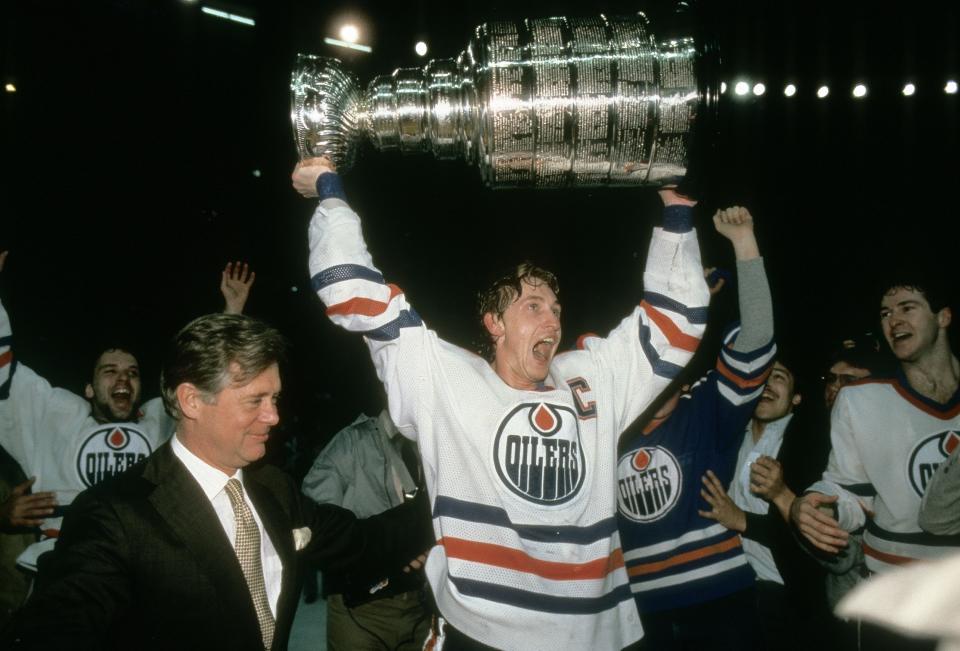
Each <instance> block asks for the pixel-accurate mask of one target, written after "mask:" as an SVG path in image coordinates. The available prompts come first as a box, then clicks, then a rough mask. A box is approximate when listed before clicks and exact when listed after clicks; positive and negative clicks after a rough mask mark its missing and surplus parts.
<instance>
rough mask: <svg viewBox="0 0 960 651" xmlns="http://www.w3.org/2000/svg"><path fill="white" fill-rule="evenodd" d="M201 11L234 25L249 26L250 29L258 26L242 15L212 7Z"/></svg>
mask: <svg viewBox="0 0 960 651" xmlns="http://www.w3.org/2000/svg"><path fill="white" fill-rule="evenodd" d="M200 11H202V12H203V13H205V14H207V15H208V16H214V17H215V18H223V19H224V20H229V21H232V22H234V23H240V24H241V25H247V26H248V27H253V26H255V25H256V24H257V22H256V21H255V20H254V19H253V18H247V17H246V16H241V15H240V14H231V13H227V12H226V11H220V10H219V9H213V8H212V7H200Z"/></svg>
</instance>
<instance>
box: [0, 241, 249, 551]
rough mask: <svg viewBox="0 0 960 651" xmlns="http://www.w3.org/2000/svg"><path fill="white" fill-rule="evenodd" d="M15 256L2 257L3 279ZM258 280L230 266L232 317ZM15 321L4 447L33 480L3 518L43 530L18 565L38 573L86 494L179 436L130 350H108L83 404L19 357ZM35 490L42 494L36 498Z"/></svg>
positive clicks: (0, 405)
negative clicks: (145, 393)
mask: <svg viewBox="0 0 960 651" xmlns="http://www.w3.org/2000/svg"><path fill="white" fill-rule="evenodd" d="M6 255H7V252H6V251H5V252H3V253H2V254H0V271H2V270H3V263H4V262H5V259H6ZM254 277H255V275H254V274H253V272H250V271H249V269H248V266H247V265H246V264H241V263H239V262H237V263H235V264H234V263H228V264H227V266H226V268H225V269H224V270H223V273H222V277H221V283H220V291H221V293H222V294H223V297H224V301H225V305H226V307H225V310H224V311H226V312H233V313H240V312H242V311H243V306H244V304H245V303H246V300H247V296H248V294H249V291H250V286H251V285H252V284H253V281H254ZM12 341H13V336H12V329H11V326H10V319H9V316H8V315H7V312H6V310H5V309H4V307H3V305H2V304H0V445H2V446H3V448H4V449H6V450H7V452H9V453H10V455H11V456H12V457H13V458H14V459H15V460H16V461H17V463H18V464H20V466H21V468H23V470H24V472H25V473H26V475H27V476H29V477H31V479H30V480H29V481H27V482H25V483H24V484H21V485H20V486H18V487H16V489H15V490H14V491H13V494H12V496H11V497H10V498H9V499H10V500H12V503H7V504H5V505H4V508H3V509H2V512H5V513H9V514H10V516H9V519H10V522H9V524H11V525H13V526H20V527H23V526H27V527H40V529H41V531H42V533H43V540H41V541H40V542H38V543H36V544H34V545H31V546H30V547H29V548H28V549H27V550H26V551H24V553H23V554H21V556H20V558H19V559H18V563H19V564H20V565H21V566H23V567H24V568H27V569H31V570H35V569H36V561H37V558H38V557H39V555H40V554H42V553H43V552H46V551H49V550H50V549H52V548H53V545H54V542H55V538H56V536H57V533H58V532H59V528H60V520H61V517H60V516H61V515H62V509H63V508H64V507H66V506H67V505H69V504H70V503H71V502H72V501H73V498H74V497H76V496H77V494H78V493H80V492H81V491H82V490H84V489H86V488H88V487H90V486H92V485H93V484H96V483H98V482H100V481H102V480H103V479H106V478H108V477H111V476H113V475H116V474H119V473H121V472H123V471H124V470H125V469H126V468H128V467H130V466H131V465H133V464H134V463H136V462H137V461H139V460H141V459H143V458H145V457H147V456H148V455H150V454H151V453H152V452H153V451H154V450H156V449H157V446H158V445H160V444H161V443H163V442H164V441H165V440H167V439H168V438H169V437H170V435H171V434H172V432H173V423H172V421H171V420H170V418H169V416H167V414H166V413H165V412H164V409H163V404H162V402H161V400H160V399H159V398H155V399H153V400H149V401H147V402H146V403H144V404H142V405H141V404H140V368H139V366H138V363H137V359H136V357H134V355H133V354H131V353H130V352H129V351H127V350H125V349H123V348H108V349H106V350H104V351H103V352H102V353H101V354H100V355H99V356H98V357H97V360H96V362H95V364H94V368H93V376H92V378H91V380H90V382H89V383H88V384H87V385H86V387H85V388H84V395H83V397H80V396H78V395H76V394H74V393H72V392H70V391H67V390H66V389H58V388H54V387H52V386H51V385H50V383H49V382H47V380H45V379H44V378H42V377H40V376H39V375H37V374H36V373H34V372H33V371H32V370H31V369H30V368H28V367H27V366H25V365H24V364H22V363H21V362H20V361H19V360H18V359H17V358H16V357H15V355H14V350H13V345H12ZM31 486H32V487H34V488H36V489H39V490H38V491H37V492H35V493H33V494H30V493H29V492H28V491H29V489H30V488H31Z"/></svg>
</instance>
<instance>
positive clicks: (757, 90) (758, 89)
mask: <svg viewBox="0 0 960 651" xmlns="http://www.w3.org/2000/svg"><path fill="white" fill-rule="evenodd" d="M765 92H767V87H766V86H764V85H763V84H760V83H757V84H754V85H753V94H754V95H756V96H757V97H760V96H761V95H763V94H764V93H765Z"/></svg>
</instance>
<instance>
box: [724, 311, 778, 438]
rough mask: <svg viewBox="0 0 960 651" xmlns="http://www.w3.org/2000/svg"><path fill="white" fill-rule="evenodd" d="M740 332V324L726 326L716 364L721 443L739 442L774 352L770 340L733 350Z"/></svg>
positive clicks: (761, 389) (764, 381) (771, 364)
mask: <svg viewBox="0 0 960 651" xmlns="http://www.w3.org/2000/svg"><path fill="white" fill-rule="evenodd" d="M739 334H740V326H739V325H733V326H731V327H730V328H729V329H728V331H727V333H726V335H725V336H724V338H723V345H722V347H721V348H720V354H719V355H717V364H716V367H715V371H716V373H715V374H714V375H715V381H716V385H715V386H716V390H717V393H718V395H719V398H720V399H719V400H718V401H717V403H716V404H717V423H718V426H719V432H718V433H719V434H720V435H721V437H722V438H723V439H724V440H721V441H719V444H720V445H721V446H724V445H726V444H733V443H735V444H737V445H739V444H740V440H741V439H742V436H743V429H744V428H745V427H746V425H747V422H749V420H750V417H751V416H752V415H753V410H754V408H755V407H756V405H757V401H758V400H759V399H760V395H761V394H762V393H763V386H764V384H765V383H766V381H767V378H768V377H769V375H770V369H771V368H773V362H774V359H775V358H776V354H777V346H776V344H775V343H774V342H773V340H772V339H769V340H768V341H766V342H765V343H764V344H763V345H761V346H760V347H758V348H756V349H754V350H751V351H747V352H740V351H738V350H736V349H735V347H734V344H735V343H736V341H737V337H738V335H739Z"/></svg>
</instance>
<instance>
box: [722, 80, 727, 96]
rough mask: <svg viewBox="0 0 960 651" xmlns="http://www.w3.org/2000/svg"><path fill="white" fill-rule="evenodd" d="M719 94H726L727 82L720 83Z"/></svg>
mask: <svg viewBox="0 0 960 651" xmlns="http://www.w3.org/2000/svg"><path fill="white" fill-rule="evenodd" d="M720 92H721V93H725V92H727V82H725V81H721V82H720Z"/></svg>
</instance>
